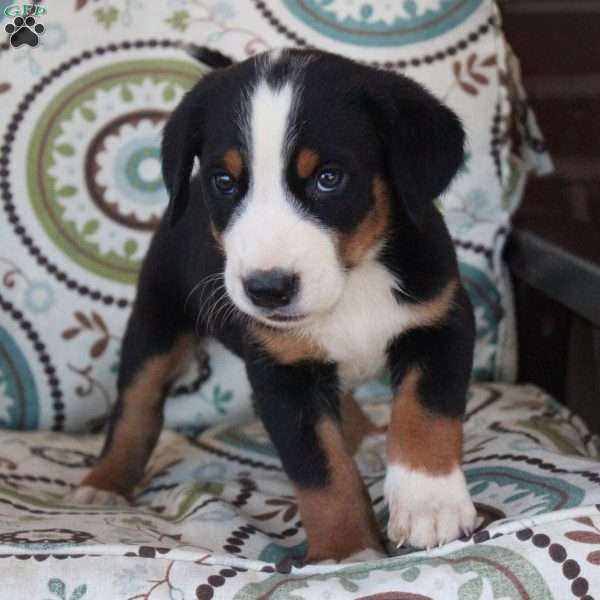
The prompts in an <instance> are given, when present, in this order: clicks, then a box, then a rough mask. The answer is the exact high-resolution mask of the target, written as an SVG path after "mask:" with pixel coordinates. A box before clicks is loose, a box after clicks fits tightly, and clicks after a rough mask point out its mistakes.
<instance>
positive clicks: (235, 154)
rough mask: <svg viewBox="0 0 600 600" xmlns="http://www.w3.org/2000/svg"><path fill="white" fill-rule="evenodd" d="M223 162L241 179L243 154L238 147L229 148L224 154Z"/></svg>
mask: <svg viewBox="0 0 600 600" xmlns="http://www.w3.org/2000/svg"><path fill="white" fill-rule="evenodd" d="M223 162H224V163H225V167H226V168H227V170H228V171H229V172H230V173H231V174H232V175H233V176H234V177H235V178H236V179H239V178H240V177H241V175H242V167H243V161H242V155H241V154H240V151H239V150H237V149H236V148H229V150H227V152H225V154H224V155H223Z"/></svg>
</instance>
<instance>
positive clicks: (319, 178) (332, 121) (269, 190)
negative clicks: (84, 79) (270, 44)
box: [163, 50, 464, 327]
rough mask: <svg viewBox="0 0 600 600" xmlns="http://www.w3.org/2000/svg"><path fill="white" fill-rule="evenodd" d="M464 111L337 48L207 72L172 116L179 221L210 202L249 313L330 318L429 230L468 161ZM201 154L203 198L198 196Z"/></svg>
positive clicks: (168, 134)
mask: <svg viewBox="0 0 600 600" xmlns="http://www.w3.org/2000/svg"><path fill="white" fill-rule="evenodd" d="M463 142H464V134H463V131H462V128H461V126H460V123H459V121H458V119H457V117H456V116H455V115H454V113H452V112H451V111H450V110H449V109H448V108H446V107H445V106H444V105H442V104H441V103H440V102H439V101H437V100H436V99H435V98H433V97H432V96H431V95H430V94H429V93H428V92H426V91H425V90H424V89H423V88H422V87H421V86H419V85H418V84H416V83H415V82H413V81H411V80H409V79H407V78H405V77H402V76H399V75H394V74H391V73H387V72H382V71H378V70H375V69H372V68H369V67H365V66H362V65H359V64H357V63H354V62H352V61H350V60H347V59H344V58H341V57H339V56H335V55H332V54H327V53H322V52H317V51H297V50H287V51H283V52H282V51H279V52H275V53H269V54H263V55H261V56H258V57H256V58H252V59H249V60H247V61H245V62H243V63H239V64H237V65H234V66H232V67H229V68H227V69H224V70H222V71H216V72H214V73H212V74H211V75H209V76H207V77H205V78H204V79H203V80H202V81H200V82H199V83H198V84H197V85H196V86H195V87H194V88H193V89H192V90H191V91H190V92H189V93H188V94H187V95H186V96H185V97H184V99H183V100H182V102H181V103H180V105H179V106H178V108H177V109H176V110H175V112H174V113H173V115H172V116H171V118H170V120H169V121H168V123H167V125H166V128H165V132H164V140H163V172H164V177H165V181H166V184H167V188H168V190H169V193H170V197H171V203H170V207H169V211H168V218H170V219H171V221H172V222H176V221H177V220H178V219H180V218H181V217H182V215H183V213H184V212H185V208H186V206H187V204H188V203H189V202H201V201H204V202H205V203H206V208H207V210H208V212H209V215H210V218H211V221H212V225H213V231H214V234H215V237H216V238H217V241H218V243H219V244H220V245H221V247H222V249H223V251H224V254H225V257H226V267H225V285H226V289H227V292H228V294H229V295H230V297H231V299H232V300H233V302H234V303H235V304H236V305H237V307H238V308H239V309H241V310H242V311H243V312H245V313H247V314H248V315H250V316H252V317H254V318H255V319H257V320H259V321H262V322H264V323H267V324H269V325H271V326H274V327H293V326H297V325H298V324H299V323H301V322H304V321H308V320H310V319H314V318H317V317H318V316H319V315H322V314H324V313H326V312H327V311H329V310H331V309H332V308H333V307H334V306H335V305H336V303H337V302H338V301H339V299H340V297H341V294H342V292H343V289H344V285H345V282H346V278H347V276H348V272H349V271H350V270H351V269H353V268H355V267H356V266H357V265H359V264H361V263H362V262H364V261H365V260H370V259H373V258H376V255H377V252H378V251H379V249H380V248H381V246H382V244H383V243H384V242H385V238H386V235H387V234H388V233H389V232H390V230H391V229H392V228H395V227H400V226H401V227H406V226H410V227H415V228H419V227H426V222H427V215H428V214H430V211H431V210H432V202H433V200H434V199H435V198H436V197H437V196H438V195H439V194H440V193H441V192H443V191H444V189H445V188H446V187H447V185H448V184H449V182H450V180H451V179H452V177H453V176H454V174H455V173H456V171H457V169H458V168H459V166H460V164H461V162H462V160H463ZM196 159H198V160H199V165H200V171H199V177H200V179H201V182H202V186H203V192H204V193H203V196H204V198H203V200H202V199H200V198H189V189H190V186H189V180H190V176H191V173H192V168H193V166H194V163H195V161H196Z"/></svg>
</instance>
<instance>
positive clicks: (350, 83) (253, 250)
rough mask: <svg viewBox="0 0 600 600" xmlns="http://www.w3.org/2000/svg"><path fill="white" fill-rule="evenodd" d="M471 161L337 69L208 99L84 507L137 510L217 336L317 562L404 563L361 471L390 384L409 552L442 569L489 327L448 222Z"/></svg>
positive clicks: (184, 160)
mask: <svg viewBox="0 0 600 600" xmlns="http://www.w3.org/2000/svg"><path fill="white" fill-rule="evenodd" d="M463 143H464V134H463V130H462V127H461V125H460V122H459V120H458V118H457V117H456V116H455V115H454V113H453V112H451V111H450V110H449V109H448V108H446V107H445V106H444V105H443V104H441V103H440V102H439V101H438V100H436V99H435V98H433V97H432V96H431V95H430V94H429V93H428V92H426V91H425V90H424V89H423V88H422V87H421V86H420V85H418V84H416V83H415V82H413V81H411V80H409V79H407V78H405V77H402V76H399V75H395V74H392V73H388V72H383V71H379V70H375V69H373V68H370V67H366V66H363V65H360V64H357V63H355V62H352V61H350V60H347V59H345V58H341V57H339V56H335V55H332V54H327V53H324V52H318V51H312V50H310V51H299V50H284V51H275V52H270V53H266V54H262V55H260V56H257V57H254V58H251V59H248V60H246V61H245V62H242V63H239V64H236V65H232V66H229V67H227V68H224V69H221V70H216V71H214V72H212V73H211V74H209V75H207V76H206V77H204V78H203V79H202V80H201V81H200V82H199V83H198V84H197V85H196V86H195V87H194V88H193V89H192V90H191V91H190V92H188V93H187V94H186V96H185V97H184V98H183V100H182V101H181V103H180V104H179V106H178V107H177V109H176V110H175V112H174V113H173V114H172V115H171V117H170V119H169V121H168V123H167V125H166V128H165V131H164V141H163V170H164V177H165V180H166V184H167V188H168V191H169V194H170V198H171V203H170V206H169V208H168V210H167V213H166V215H165V218H164V219H163V220H162V223H161V224H160V226H159V229H158V231H157V232H156V235H155V237H154V239H153V242H152V244H151V247H150V250H149V252H148V255H147V257H146V260H145V263H144V266H143V269H142V273H141V276H140V280H139V286H138V293H137V299H136V302H135V306H134V309H133V313H132V315H131V318H130V321H129V324H128V328H127V333H126V335H125V339H124V342H123V350H122V362H121V369H120V373H119V382H118V385H119V399H118V402H117V405H116V407H115V410H114V414H113V417H112V422H111V425H110V431H109V434H108V438H107V441H106V446H105V449H104V452H103V454H102V457H101V459H100V460H99V462H98V464H97V465H96V467H95V468H94V469H93V471H92V472H91V473H90V474H89V475H88V476H87V477H86V478H85V480H84V481H83V483H82V484H81V485H82V487H81V488H79V490H78V491H77V494H76V496H77V498H78V499H79V500H80V501H82V502H90V503H97V502H108V503H110V502H114V501H115V499H116V498H117V496H116V495H120V496H122V497H125V498H128V499H129V498H131V495H132V492H133V489H134V486H135V485H136V484H137V483H138V482H139V481H140V478H141V477H142V473H143V471H144V466H145V464H146V461H147V460H148V456H149V454H150V452H151V451H152V449H153V447H154V445H155V442H156V439H157V436H158V434H159V431H160V429H161V423H162V410H163V401H164V397H165V392H166V391H167V389H168V386H169V384H170V382H171V381H172V380H173V378H174V377H175V375H176V374H177V369H178V366H179V365H180V364H181V363H182V362H184V361H185V356H186V354H187V353H188V352H189V351H190V348H191V346H192V338H193V337H194V335H195V334H197V333H199V334H200V335H201V336H206V335H209V334H211V335H215V336H216V337H217V338H218V339H220V340H222V341H223V342H224V343H225V344H226V345H227V346H228V347H229V348H231V349H232V350H234V351H235V352H236V353H238V354H239V355H240V356H241V357H242V358H243V359H244V361H245V363H246V368H247V372H248V376H249V379H250V382H251V384H252V388H253V391H254V394H255V396H256V399H257V405H258V411H259V413H260V416H261V418H262V420H263V422H264V424H265V427H266V429H267V431H268V433H269V435H270V436H271V438H272V440H273V443H274V444H275V446H276V447H277V450H278V451H279V454H280V456H281V460H282V462H283V466H284V468H285V471H286V473H287V474H288V475H289V477H290V479H291V480H292V482H293V484H294V487H295V491H296V495H297V499H298V504H299V509H300V513H301V516H302V521H303V523H304V526H305V528H306V533H307V537H308V544H309V555H308V558H309V560H322V559H335V560H342V559H346V558H349V557H353V558H357V557H361V556H362V557H364V556H368V555H369V554H372V551H382V550H383V546H382V540H381V536H380V534H379V532H378V529H377V526H376V523H375V519H374V515H373V511H372V509H371V506H370V504H369V502H368V496H367V494H366V492H365V488H364V486H363V483H362V481H361V479H360V476H359V473H358V471H357V468H356V466H355V464H354V462H353V459H352V453H353V450H355V449H356V446H357V444H359V443H360V438H361V436H362V435H363V434H364V433H365V432H367V431H369V429H370V428H371V427H370V423H369V422H368V420H366V418H365V417H364V415H363V414H362V412H361V411H360V409H359V408H358V406H357V404H356V403H354V401H353V400H352V391H353V389H354V388H355V387H356V386H357V385H358V384H360V383H362V382H364V381H365V380H367V379H370V378H372V377H374V376H376V375H377V374H379V373H380V372H381V371H382V369H384V368H385V367H386V366H388V367H389V368H390V370H391V373H392V381H393V386H394V394H395V395H394V399H393V404H392V411H391V422H390V424H389V427H388V434H387V435H388V444H387V452H388V467H387V475H386V480H385V496H386V499H387V501H388V503H389V507H390V520H389V525H388V534H389V537H390V538H391V540H393V541H394V542H396V543H398V544H400V543H403V542H407V543H410V544H412V545H414V546H418V547H432V546H435V545H437V544H439V543H442V542H445V541H449V540H452V539H454V538H456V537H457V536H459V535H461V532H463V531H469V530H471V529H472V527H473V524H474V519H475V511H474V508H473V504H472V502H471V499H470V497H469V493H468V490H467V487H466V483H465V479H464V476H463V473H462V470H461V459H462V423H461V418H462V416H463V412H464V408H465V397H466V390H467V384H468V381H469V375H470V372H471V364H472V353H473V340H474V326H473V315H472V310H471V306H470V305H469V301H468V299H467V296H466V294H465V290H464V289H463V287H462V285H461V283H460V280H459V275H458V270H457V261H456V256H455V253H454V249H453V246H452V242H451V240H450V237H449V235H448V232H447V230H446V227H445V225H444V222H443V220H442V217H441V216H440V214H439V212H438V210H437V209H436V208H435V206H434V204H433V201H434V200H435V199H436V198H437V197H438V196H439V195H440V194H441V193H442V192H443V191H444V190H445V189H446V187H447V186H448V184H449V182H450V181H451V179H452V178H453V176H454V175H455V173H456V172H457V170H458V169H459V167H460V165H461V163H462V161H463ZM197 164H199V170H198V171H197V173H196V174H195V175H193V171H194V173H195V168H196V166H197ZM207 299H208V301H207ZM213 301H216V302H213ZM365 551H366V552H365Z"/></svg>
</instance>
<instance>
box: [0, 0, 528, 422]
mask: <svg viewBox="0 0 600 600" xmlns="http://www.w3.org/2000/svg"><path fill="white" fill-rule="evenodd" d="M5 5H6V6H7V5H10V6H11V7H12V4H11V3H10V2H6V1H4V3H2V4H1V6H3V7H4V6H5ZM17 8H18V6H17ZM38 8H39V9H40V10H39V11H38V12H40V13H41V14H40V15H39V16H37V17H36V18H37V20H38V24H43V27H44V31H43V32H41V33H40V34H39V36H38V37H39V45H37V46H36V47H31V46H28V45H27V44H23V45H20V46H19V47H12V46H11V45H10V42H8V41H7V43H6V44H5V45H4V46H3V47H2V49H1V50H0V66H1V68H0V99H1V101H2V107H3V115H4V116H3V119H2V123H1V124H0V135H1V136H2V140H3V141H2V142H1V143H0V199H1V202H2V207H3V209H2V210H1V211H0V239H1V244H0V311H1V312H0V315H1V320H0V426H3V427H9V428H14V429H52V430H54V431H62V430H65V431H75V430H88V431H90V430H95V429H96V428H98V427H99V425H100V424H101V423H102V421H103V419H104V418H105V416H106V414H107V413H108V411H109V408H110V406H111V404H112V403H113V402H114V400H115V378H116V370H117V364H118V361H119V346H120V341H121V338H122V335H123V331H124V327H125V322H126V319H127V316H128V313H129V308H130V306H131V301H132V298H133V294H134V291H135V281H136V277H137V273H138V269H139V266H140V262H141V260H142V258H143V256H144V252H145V250H146V247H147V244H148V241H149V239H150V236H151V234H152V231H153V229H154V228H155V226H156V223H157V221H158V219H159V218H160V215H161V213H162V211H163V209H164V207H165V204H166V193H165V189H164V186H163V183H162V180H161V177H160V165H159V138H160V132H161V128H162V126H163V123H164V121H165V118H166V116H167V115H168V113H169V112H170V111H171V110H172V109H173V107H174V106H175V105H176V104H177V102H178V100H179V98H180V97H181V95H182V93H183V92H184V90H185V89H187V88H188V87H189V86H191V85H192V84H193V83H194V81H195V80H196V79H197V78H198V77H201V76H202V75H203V74H204V73H206V71H207V69H206V67H203V66H202V65H200V64H198V63H195V62H194V61H193V60H192V59H191V58H190V57H189V56H187V54H186V53H185V52H184V50H183V49H182V44H183V43H184V42H194V43H195V44H207V45H210V46H213V47H215V48H217V49H219V50H221V51H223V52H225V53H227V54H230V55H232V56H234V57H235V58H237V59H241V58H244V57H246V56H248V55H251V54H253V53H255V52H258V51H262V50H266V49H269V48H272V47H280V46H284V45H296V46H307V45H314V46H318V47H322V48H326V49H329V50H332V51H335V52H340V53H343V54H346V55H348V56H351V57H354V58H356V59H358V60H362V61H367V62H370V63H372V64H375V65H378V66H381V67H384V68H390V69H396V70H398V71H402V72H404V73H406V74H407V75H409V76H411V77H414V78H416V79H418V80H419V81H421V82H423V83H424V84H425V85H427V86H428V87H429V88H430V89H431V90H432V91H433V92H434V93H436V94H437V95H438V96H440V97H441V98H443V99H444V100H445V101H446V102H447V103H448V104H449V105H450V106H451V107H452V108H454V109H455V110H456V111H457V112H458V114H459V115H460V116H461V117H462V119H463V121H464V124H465V127H466V129H467V132H468V138H469V147H468V161H467V164H466V166H465V169H464V171H463V173H462V174H461V175H460V176H459V177H457V178H456V180H455V182H454V184H453V186H452V187H451V189H450V190H449V191H448V193H447V194H446V195H445V196H444V197H443V198H442V199H441V203H440V208H441V209H442V210H443V212H444V214H445V215H446V217H447V221H448V223H449V226H450V228H451V231H452V234H453V237H454V239H455V242H456V247H457V250H458V254H459V259H460V262H461V272H462V274H463V277H464V279H465V282H466V285H467V288H468V290H469V293H470V295H471V297H472V299H473V301H474V304H475V306H476V315H477V327H478V341H477V350H476V361H475V372H474V374H475V378H476V379H480V380H491V379H492V380H505V381H510V380H512V379H514V371H515V370H514V359H515V352H514V327H513V326H512V305H511V296H510V288H509V286H508V284H507V281H508V280H507V278H506V277H505V274H504V270H503V265H502V260H501V252H502V247H503V242H504V239H505V237H506V233H507V231H508V219H509V212H510V210H509V208H510V207H511V206H514V205H515V204H516V203H517V202H518V198H519V196H520V193H519V190H520V184H521V183H522V179H523V177H522V176H523V173H524V172H525V169H524V168H523V167H522V165H521V164H520V163H519V162H518V161H517V159H516V157H515V156H513V154H512V150H511V147H510V144H509V135H508V134H509V129H510V123H511V122H512V120H513V116H514V115H513V111H512V108H511V98H513V97H514V93H515V90H516V89H517V87H518V86H517V84H518V81H517V80H513V78H512V76H511V74H512V73H513V70H512V68H511V60H510V53H509V51H508V50H507V47H506V45H505V43H504V40H503V37H502V34H501V31H500V29H499V21H498V16H497V14H496V8H495V5H494V3H493V2H492V1H491V0H417V1H412V0H410V1H409V0H406V1H404V0H403V1H394V2H385V1H383V0H381V1H378V2H372V1H366V0H365V1H363V2H347V1H346V0H343V1H342V0H328V1H327V2H325V1H324V0H304V1H303V2H295V1H288V0H279V1H277V2H268V3H266V2H262V1H259V0H240V1H236V2H233V1H232V0H228V1H218V2H217V1H215V0H206V1H204V0H203V1H196V0H177V1H176V2H175V1H173V2H150V0H135V2H133V1H128V2H116V1H115V0H104V1H103V2H101V3H99V2H96V1H92V0H70V1H66V0H65V1H62V2H52V3H47V4H46V3H44V2H42V3H41V4H40V6H39V7H38ZM42 8H43V9H44V10H45V13H44V10H41V9H42ZM11 11H12V12H14V7H13V8H11V9H10V10H9V11H8V12H9V13H11ZM0 15H2V19H3V20H2V26H3V27H4V25H5V24H11V23H9V21H10V20H11V17H9V16H6V15H4V12H3V11H0ZM515 86H517V87H515ZM520 105H521V106H522V103H521V104H520ZM519 114H522V111H520V112H519ZM526 137H527V139H531V137H532V136H526ZM224 359H225V354H224V353H223V351H222V349H219V348H218V347H216V346H214V345H211V346H210V347H209V349H208V354H207V352H206V351H205V350H199V351H198V353H197V355H196V360H195V361H194V364H193V366H192V369H191V370H190V371H189V372H188V373H187V375H186V377H185V378H184V379H183V380H182V381H180V382H179V383H178V385H177V386H176V387H175V390H174V392H173V394H172V395H173V396H174V398H173V400H172V401H171V402H169V403H168V404H167V423H168V424H169V425H170V426H171V427H186V426H189V425H191V424H194V423H201V424H203V425H205V426H206V425H208V424H212V423H217V422H219V421H220V420H222V418H223V416H225V415H226V416H230V417H234V416H239V415H241V414H244V413H246V412H248V411H249V406H248V404H247V403H246V402H245V401H244V400H245V398H246V397H247V393H246V390H247V382H246V381H245V378H244V375H243V368H242V366H241V364H240V363H239V361H236V360H235V359H233V358H227V360H226V361H225V362H224Z"/></svg>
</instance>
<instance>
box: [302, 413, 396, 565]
mask: <svg viewBox="0 0 600 600" xmlns="http://www.w3.org/2000/svg"><path fill="white" fill-rule="evenodd" d="M317 435H318V438H319V441H320V443H321V446H322V448H323V450H324V452H325V454H326V455H327V460H328V466H329V472H330V479H329V483H328V485H327V486H326V487H324V488H301V487H298V486H297V487H296V497H297V499H298V507H299V509H300V514H301V516H302V521H303V523H304V528H305V530H306V537H307V541H308V556H307V562H320V561H324V560H334V561H341V560H343V559H345V558H348V557H350V556H351V555H353V554H357V553H358V552H361V551H363V550H366V549H369V550H373V551H375V552H378V553H380V554H383V553H384V548H383V544H382V541H381V535H380V533H379V529H378V527H377V522H376V520H375V515H374V513H373V508H372V507H371V502H370V500H369V496H368V494H367V491H366V489H365V486H364V484H363V482H362V480H361V477H360V474H359V472H358V469H357V468H356V465H355V464H354V461H353V460H352V457H351V455H350V452H349V451H348V448H347V446H346V443H345V441H344V438H343V435H342V432H341V431H340V428H339V426H338V425H337V424H336V423H335V422H333V421H332V420H330V419H324V420H323V421H322V422H321V423H319V425H318V426H317Z"/></svg>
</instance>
